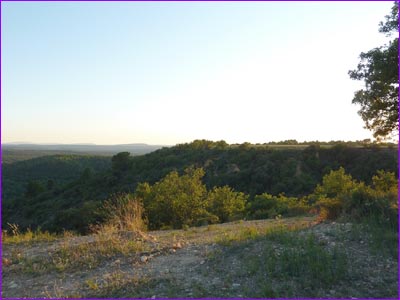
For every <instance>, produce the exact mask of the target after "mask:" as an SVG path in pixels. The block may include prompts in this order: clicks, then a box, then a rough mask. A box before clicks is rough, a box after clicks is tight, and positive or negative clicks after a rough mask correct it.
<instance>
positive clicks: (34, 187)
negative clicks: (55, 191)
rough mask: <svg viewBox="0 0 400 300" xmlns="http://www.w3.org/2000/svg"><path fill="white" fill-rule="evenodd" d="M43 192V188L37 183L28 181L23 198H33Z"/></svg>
mask: <svg viewBox="0 0 400 300" xmlns="http://www.w3.org/2000/svg"><path fill="white" fill-rule="evenodd" d="M44 191H45V188H44V186H43V185H42V184H41V183H40V182H37V181H29V183H28V184H27V186H26V191H25V197H27V198H33V197H35V196H37V195H39V194H40V193H43V192H44Z"/></svg>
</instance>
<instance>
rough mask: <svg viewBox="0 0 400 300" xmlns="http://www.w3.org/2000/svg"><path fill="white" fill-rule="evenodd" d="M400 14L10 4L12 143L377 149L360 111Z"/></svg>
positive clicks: (331, 8)
mask: <svg viewBox="0 0 400 300" xmlns="http://www.w3.org/2000/svg"><path fill="white" fill-rule="evenodd" d="M392 5H393V2H390V1H387V2H378V1H377V2H317V3H315V2H300V3H298V2H250V3H245V2H239V3H238V2H203V3H201V2H152V3H144V2H118V3H115V2H114V3H111V2H70V3H62V2H33V3H28V2H14V3H13V2H2V3H1V7H2V15H1V20H2V24H1V25H2V30H1V35H2V37H1V51H2V93H1V102H2V111H1V127H2V132H1V134H2V143H7V142H16V141H25V142H34V143H96V144H122V143H148V144H164V145H173V144H176V143H183V142H190V141H192V140H194V139H209V140H221V139H223V140H225V141H227V142H228V143H242V142H245V141H247V142H251V143H264V142H268V141H279V140H286V139H297V140H298V141H304V140H307V141H309V140H320V141H329V140H360V139H365V138H372V134H371V132H369V131H367V130H366V129H364V128H363V126H364V123H363V121H362V120H361V118H360V116H359V115H358V114H357V111H358V109H359V107H358V106H356V105H353V104H351V101H352V98H353V94H354V92H355V91H356V90H357V89H359V88H360V87H362V82H355V81H353V80H351V79H350V78H349V76H348V71H349V70H351V69H355V68H356V66H357V64H358V62H359V58H358V56H359V54H360V52H362V51H368V50H370V49H372V48H374V47H378V46H382V45H383V44H384V43H386V42H387V41H388V38H387V37H385V35H383V34H381V33H379V32H378V24H379V22H380V21H383V20H384V16H385V15H387V14H389V12H390V8H391V7H392Z"/></svg>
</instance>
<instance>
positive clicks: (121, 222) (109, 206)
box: [101, 194, 147, 231]
mask: <svg viewBox="0 0 400 300" xmlns="http://www.w3.org/2000/svg"><path fill="white" fill-rule="evenodd" d="M101 210H102V211H103V212H104V213H105V218H106V224H107V225H109V226H113V227H115V228H116V229H117V230H128V231H143V230H146V228H147V221H146V219H145V218H144V209H143V205H142V202H141V201H140V200H139V199H137V198H135V197H134V196H133V195H132V194H116V195H113V196H112V197H111V198H110V199H108V200H106V201H105V202H104V204H103V207H102V209H101Z"/></svg>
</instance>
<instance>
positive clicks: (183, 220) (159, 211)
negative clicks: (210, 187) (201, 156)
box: [135, 168, 208, 229]
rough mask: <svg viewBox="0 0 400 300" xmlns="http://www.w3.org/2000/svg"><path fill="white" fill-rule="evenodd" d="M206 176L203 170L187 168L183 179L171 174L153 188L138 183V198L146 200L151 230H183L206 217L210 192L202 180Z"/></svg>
mask: <svg viewBox="0 0 400 300" xmlns="http://www.w3.org/2000/svg"><path fill="white" fill-rule="evenodd" d="M203 176H204V170H203V169H201V168H200V169H194V168H187V169H185V173H184V174H183V175H182V176H179V174H178V172H176V171H172V172H171V173H169V174H168V175H167V176H165V177H164V178H163V179H161V180H160V181H158V182H156V183H155V184H154V185H152V186H150V185H149V184H147V183H142V184H139V185H138V187H137V189H136V192H135V195H136V196H137V197H140V198H143V203H144V207H145V210H146V212H147V214H148V219H149V226H150V228H152V229H156V228H160V227H163V226H171V227H174V228H181V227H182V226H183V225H195V224H196V223H197V222H198V221H200V220H201V219H202V218H204V217H206V216H207V215H208V214H207V211H206V206H207V203H206V195H207V190H206V187H205V185H204V184H203V183H202V181H201V179H202V178H203Z"/></svg>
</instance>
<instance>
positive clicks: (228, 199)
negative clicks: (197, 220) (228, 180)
mask: <svg viewBox="0 0 400 300" xmlns="http://www.w3.org/2000/svg"><path fill="white" fill-rule="evenodd" d="M246 201H247V196H246V195H245V194H243V193H241V192H235V191H234V190H233V189H232V188H230V187H229V186H224V187H214V189H213V190H212V191H210V192H209V193H208V205H209V212H210V213H211V214H214V215H215V216H217V217H218V219H219V221H220V222H227V221H232V220H234V219H238V218H241V217H242V216H243V212H244V209H245V205H246Z"/></svg>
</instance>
